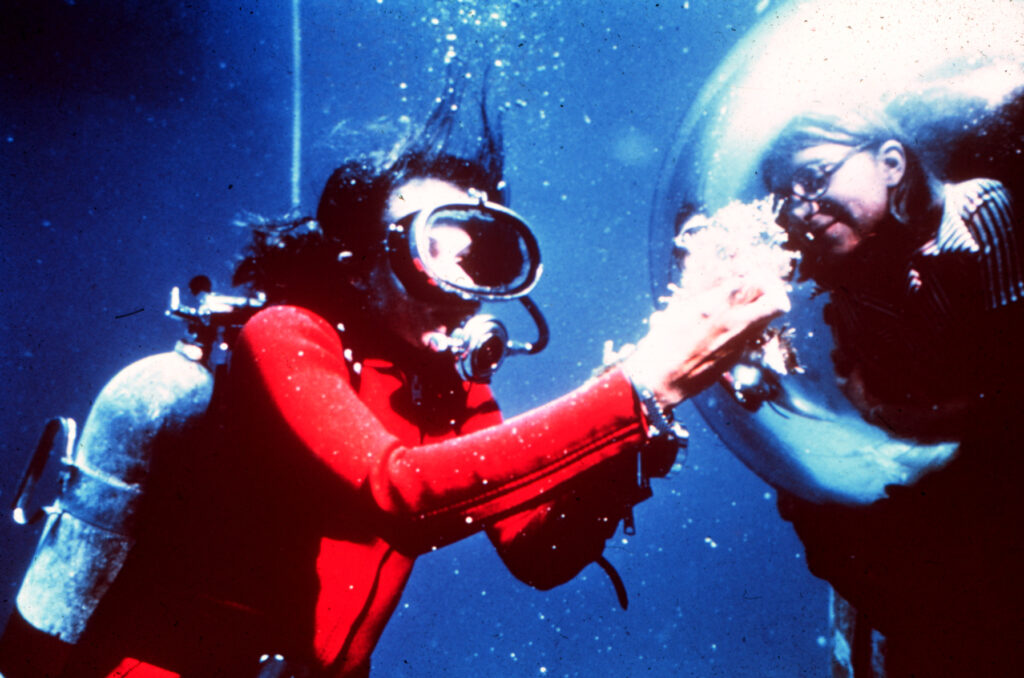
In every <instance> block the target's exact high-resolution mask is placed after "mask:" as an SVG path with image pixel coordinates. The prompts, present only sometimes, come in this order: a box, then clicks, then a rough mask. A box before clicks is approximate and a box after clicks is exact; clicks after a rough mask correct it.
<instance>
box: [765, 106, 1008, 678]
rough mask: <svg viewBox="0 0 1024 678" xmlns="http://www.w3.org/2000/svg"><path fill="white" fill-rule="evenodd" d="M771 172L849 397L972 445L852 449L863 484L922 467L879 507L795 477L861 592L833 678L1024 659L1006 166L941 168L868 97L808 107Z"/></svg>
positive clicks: (820, 561) (958, 669) (824, 573)
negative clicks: (864, 103)
mask: <svg viewBox="0 0 1024 678" xmlns="http://www.w3.org/2000/svg"><path fill="white" fill-rule="evenodd" d="M953 169H954V170H955V168H953ZM762 176H763V177H765V181H766V183H767V187H768V188H769V190H770V191H772V193H773V194H774V195H775V196H776V198H777V199H778V200H779V202H780V206H781V210H780V215H779V223H780V224H781V225H782V226H783V227H784V228H785V229H786V230H787V232H788V233H789V237H790V243H791V244H792V245H793V246H795V247H796V248H797V249H798V250H799V251H800V252H801V254H802V255H803V259H802V261H801V263H800V274H801V276H802V277H803V278H805V279H807V278H810V279H813V281H815V282H816V283H817V284H818V285H819V286H820V287H821V289H822V290H823V291H824V292H827V293H828V295H829V296H828V303H827V305H826V306H825V320H826V322H827V324H828V325H829V326H830V328H831V330H832V334H833V338H834V340H835V350H834V352H833V356H832V357H833V361H834V365H835V371H836V375H837V378H838V379H839V382H840V386H841V388H842V389H843V391H844V393H845V394H846V395H847V397H848V398H849V400H850V402H851V403H853V404H854V405H855V406H856V407H857V409H858V411H859V412H860V413H861V415H862V416H863V418H864V419H865V420H867V421H868V422H870V423H872V424H873V425H875V426H878V427H881V428H882V429H884V430H886V431H888V432H889V433H890V434H891V435H893V436H895V437H897V438H902V439H905V440H910V441H914V442H917V443H924V444H927V443H933V442H938V441H952V442H953V443H954V447H953V449H955V452H954V454H953V455H952V458H951V459H950V458H949V457H948V456H946V457H927V456H923V455H922V456H919V457H907V458H904V459H895V458H890V457H887V456H886V455H885V454H879V453H877V451H874V450H869V449H866V448H865V449H863V450H853V451H851V452H850V454H852V455H855V456H856V455H859V456H860V458H859V459H858V460H857V461H858V462H859V463H857V464H854V463H852V460H850V461H851V463H847V464H844V465H843V466H841V467H840V466H837V467H836V468H843V469H851V468H855V469H856V470H855V473H859V474H861V475H862V476H863V478H864V479H865V481H870V480H871V478H872V477H880V478H892V476H893V467H894V465H898V464H904V465H905V464H907V463H908V459H909V460H911V463H913V460H916V461H917V462H918V463H917V465H916V466H914V467H911V468H907V469H906V473H905V475H904V478H905V481H904V482H902V483H901V482H896V481H893V483H892V484H888V486H887V487H886V488H885V491H884V496H882V497H881V498H878V499H877V500H874V501H870V502H865V503H864V504H862V505H844V504H841V503H838V502H836V503H832V502H825V503H815V502H812V501H808V500H806V499H802V498H799V497H797V496H796V495H795V494H791V493H788V492H785V491H780V499H779V505H780V511H781V513H782V515H783V517H784V518H786V519H788V520H790V521H792V523H793V525H794V527H795V528H796V531H797V533H798V534H799V536H800V538H801V540H802V541H803V543H804V546H805V548H806V552H807V564H808V567H809V568H810V570H811V572H812V573H814V574H815V575H817V576H818V577H821V578H823V579H826V580H827V581H828V582H829V583H831V584H832V586H833V587H834V589H835V591H836V592H837V593H838V594H839V595H840V596H841V597H842V599H845V601H847V602H848V605H849V606H852V607H848V606H847V602H843V603H842V604H841V606H840V607H841V608H842V610H841V611H840V613H839V615H840V616H848V618H847V619H845V620H840V623H841V625H842V626H845V627H846V631H847V632H848V637H847V638H846V641H847V642H849V644H850V647H849V648H847V650H848V651H846V650H844V654H845V655H846V658H847V660H848V662H849V663H848V665H847V666H844V667H842V668H843V670H842V671H837V673H835V675H854V676H857V678H861V677H862V676H888V677H889V678H896V677H903V676H967V675H970V676H1005V675H1012V674H1014V673H1016V671H1019V670H1020V669H1019V666H1020V661H1021V659H1022V658H1024V657H1022V654H1024V653H1022V651H1021V650H1020V643H1019V640H1018V638H1019V635H1020V633H1021V631H1024V615H1022V614H1021V609H1024V607H1022V603H1024V595H1022V593H1024V592H1022V588H1024V587H1022V586H1021V585H1020V582H1019V571H1020V568H1021V566H1022V564H1024V558H1022V556H1024V544H1022V539H1021V535H1020V531H1019V530H1017V529H1016V528H1015V527H1013V526H1011V525H1008V524H1007V523H1006V517H1007V516H1011V515H1017V514H1018V513H1019V511H1020V509H1021V506H1020V499H1019V496H1020V492H1019V489H1018V487H1017V485H1018V483H1019V478H1020V477H1021V471H1022V470H1024V469H1022V468H1021V457H1020V455H1019V454H1018V452H1017V450H1018V449H1020V446H1021V443H1022V442H1024V430H1022V427H1021V425H1020V416H1019V414H1018V413H1017V412H1018V409H1019V406H1018V402H1019V400H1018V399H1019V393H1020V384H1021V380H1022V378H1024V363H1022V359H1021V352H1020V351H1019V350H1017V349H1016V347H1015V344H1016V341H1017V340H1018V338H1019V337H1020V336H1021V331H1022V330H1024V315H1022V311H1024V303H1022V301H1024V268H1022V262H1024V253H1022V251H1021V238H1020V235H1019V234H1018V233H1016V229H1017V228H1018V217H1017V216H1016V215H1015V214H1014V205H1013V200H1012V196H1011V194H1010V192H1009V191H1008V190H1007V188H1006V187H1005V186H1004V184H1002V183H1001V182H1000V181H997V180H995V179H991V178H981V177H975V178H968V179H966V180H963V181H957V182H948V183H942V182H940V181H939V180H938V178H937V177H936V176H935V175H934V173H933V172H932V171H931V170H930V169H929V168H928V167H927V166H926V165H925V164H924V163H923V162H922V159H921V158H920V157H919V155H918V154H917V153H915V149H914V147H913V146H912V145H911V144H910V143H909V142H908V141H907V137H906V136H905V135H904V134H903V133H902V132H901V131H900V130H899V129H898V128H897V126H896V125H895V124H894V123H893V122H892V121H891V120H889V119H888V118H887V117H886V116H884V115H882V114H880V113H875V112H867V111H844V112H839V113H832V112H818V113H809V114H806V115H802V116H799V117H797V118H795V119H794V120H792V121H791V122H790V123H789V124H788V125H787V126H786V127H785V128H784V129H783V131H782V132H781V133H780V135H779V137H778V138H777V139H776V141H775V143H774V144H773V146H772V147H771V149H770V150H769V152H768V154H767V155H766V157H765V159H764V160H763V162H762ZM793 454H794V455H796V454H797V452H793ZM818 481H819V482H821V483H823V484H824V485H828V478H827V477H819V478H818ZM833 481H834V484H835V485H837V486H838V485H840V484H842V483H844V482H848V481H849V479H848V478H838V477H834V478H833ZM863 484H864V485H869V484H870V483H869V482H865V483H863ZM807 494H808V496H811V495H810V493H807Z"/></svg>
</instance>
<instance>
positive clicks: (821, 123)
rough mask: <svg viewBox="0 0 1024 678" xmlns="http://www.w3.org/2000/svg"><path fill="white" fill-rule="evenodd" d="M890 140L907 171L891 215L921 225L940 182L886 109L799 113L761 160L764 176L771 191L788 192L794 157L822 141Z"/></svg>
mask: <svg viewBox="0 0 1024 678" xmlns="http://www.w3.org/2000/svg"><path fill="white" fill-rule="evenodd" d="M889 139H894V140H896V141H898V142H900V144H902V145H903V152H904V155H905V156H906V171H905V172H904V174H903V179H901V180H900V183H899V184H897V185H896V187H895V189H894V190H893V192H892V194H891V195H890V200H889V213H890V214H891V215H892V216H893V217H894V218H895V219H896V220H897V221H900V222H901V223H912V224H914V225H917V223H915V222H917V221H918V219H919V218H920V217H922V216H923V215H925V214H926V213H927V212H928V211H929V210H931V209H932V208H933V207H934V206H935V205H936V203H937V202H938V200H939V196H940V191H941V184H940V183H939V181H938V179H937V178H936V177H935V175H934V174H933V173H932V172H931V171H930V170H929V169H928V167H927V166H925V164H924V163H923V162H922V160H921V157H920V156H919V155H918V153H917V152H916V151H915V150H914V145H913V144H911V143H908V140H907V136H906V134H905V133H904V132H903V131H902V130H901V129H900V128H899V127H898V126H897V125H896V123H895V122H894V121H892V120H891V119H889V118H888V117H887V116H885V115H884V114H881V113H875V112H869V111H863V110H861V111H843V112H825V111H819V112H813V113H804V114H802V115H798V116H796V117H795V118H793V119H792V120H791V121H790V122H789V124H787V125H786V126H785V127H784V128H783V130H782V131H781V132H780V133H779V135H778V137H777V138H776V140H775V142H774V143H773V144H772V146H771V148H770V149H769V151H768V154H767V155H766V156H765V157H764V159H763V160H762V161H761V175H762V177H763V178H764V181H765V185H766V187H767V188H768V190H769V191H772V192H773V193H777V192H780V191H784V190H788V183H789V181H790V178H791V177H792V175H793V172H794V171H795V170H796V169H797V168H796V167H794V166H793V162H792V158H793V156H794V155H796V153H798V152H799V151H802V150H803V149H805V148H810V147H811V146H817V145H819V144H842V145H844V146H850V147H855V146H860V145H864V146H865V147H867V148H873V149H877V148H878V147H879V146H881V145H882V144H883V143H884V142H885V141H888V140H889ZM782 187H785V188H784V189H783V188H782Z"/></svg>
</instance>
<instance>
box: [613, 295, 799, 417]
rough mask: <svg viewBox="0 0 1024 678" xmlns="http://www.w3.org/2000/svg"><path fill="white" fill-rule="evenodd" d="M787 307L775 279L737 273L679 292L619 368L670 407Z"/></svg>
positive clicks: (706, 381)
mask: <svg viewBox="0 0 1024 678" xmlns="http://www.w3.org/2000/svg"><path fill="white" fill-rule="evenodd" d="M788 310H789V297H788V296H787V294H786V290H785V287H784V285H783V284H782V282H781V281H779V280H778V279H771V280H758V279H753V278H738V279H732V280H725V281H720V282H718V283H717V284H715V285H714V286H713V287H710V288H708V289H705V290H703V291H701V292H698V293H695V294H694V293H684V292H681V291H677V292H675V293H674V294H673V295H672V297H671V299H670V300H669V302H668V305H667V306H666V307H665V309H664V310H662V311H658V312H656V313H654V314H653V315H652V316H651V320H650V328H649V330H648V332H647V336H646V337H644V338H643V339H642V340H641V341H640V343H639V344H638V345H637V348H636V351H634V352H633V354H632V355H630V356H629V357H628V358H626V360H625V361H624V362H623V369H624V370H625V371H626V374H627V375H628V376H629V378H630V379H631V380H632V381H633V383H635V384H639V385H642V386H644V387H646V388H648V389H650V390H651V391H652V392H653V393H654V397H655V398H657V400H658V402H659V403H661V404H662V405H663V406H665V407H674V406H675V405H678V404H679V403H680V402H682V401H683V400H685V399H686V398H689V397H691V396H694V395H696V394H697V393H699V392H700V391H702V390H704V389H705V388H707V387H708V386H710V385H711V384H713V383H714V382H715V380H717V379H718V377H719V376H720V375H721V373H722V372H723V371H725V370H727V369H728V368H729V367H731V366H732V364H733V362H734V361H735V360H736V359H737V358H738V357H739V353H740V352H741V351H742V349H743V347H744V345H745V344H746V342H747V341H748V340H749V339H752V338H753V337H756V336H757V335H758V334H759V333H760V332H761V331H763V330H764V328H765V326H766V325H767V324H768V323H769V322H770V321H771V320H772V319H773V318H775V317H777V316H778V315H780V314H782V313H784V312H786V311H788Z"/></svg>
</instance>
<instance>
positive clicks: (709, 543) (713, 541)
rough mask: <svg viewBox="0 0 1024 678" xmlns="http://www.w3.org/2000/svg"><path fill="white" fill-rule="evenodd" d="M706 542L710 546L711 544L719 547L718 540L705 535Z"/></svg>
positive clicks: (713, 546) (715, 547)
mask: <svg viewBox="0 0 1024 678" xmlns="http://www.w3.org/2000/svg"><path fill="white" fill-rule="evenodd" d="M704 543H705V544H707V545H708V546H710V547H711V548H713V549H717V548H718V542H716V541H715V540H714V539H712V538H711V537H704Z"/></svg>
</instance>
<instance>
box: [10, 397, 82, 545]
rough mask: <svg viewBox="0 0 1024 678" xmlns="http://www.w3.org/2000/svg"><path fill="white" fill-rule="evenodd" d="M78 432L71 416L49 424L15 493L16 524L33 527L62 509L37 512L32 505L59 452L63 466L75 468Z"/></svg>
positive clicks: (51, 506)
mask: <svg viewBox="0 0 1024 678" xmlns="http://www.w3.org/2000/svg"><path fill="white" fill-rule="evenodd" d="M76 430H77V427H76V425H75V420H74V419H71V418H70V417H54V418H53V419H51V420H50V421H48V422H46V426H45V427H44V428H43V435H42V436H40V438H39V443H38V444H37V445H36V450H35V452H33V453H32V456H31V457H29V460H28V463H27V464H26V465H25V470H24V472H23V473H22V474H21V480H20V481H18V489H17V491H16V492H15V494H14V503H13V504H12V506H11V510H12V511H13V512H14V522H16V523H17V524H19V525H30V524H32V523H35V522H36V521H38V520H39V519H40V518H42V517H43V516H44V515H46V514H47V513H51V512H54V511H57V510H59V509H57V508H56V507H55V506H54V505H50V506H43V507H41V508H35V509H33V508H31V507H30V504H31V501H32V495H33V493H34V491H35V488H36V484H37V483H38V482H39V478H40V477H42V475H43V472H44V471H45V470H46V467H47V465H48V464H49V462H50V459H51V458H52V457H53V455H54V454H55V453H58V454H60V461H61V463H63V464H65V465H67V466H73V465H74V461H73V454H74V450H75V435H76Z"/></svg>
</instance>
